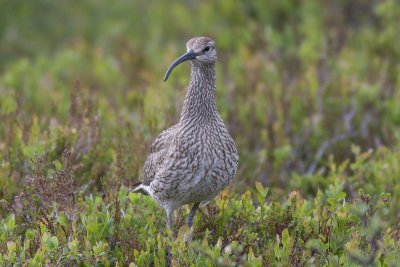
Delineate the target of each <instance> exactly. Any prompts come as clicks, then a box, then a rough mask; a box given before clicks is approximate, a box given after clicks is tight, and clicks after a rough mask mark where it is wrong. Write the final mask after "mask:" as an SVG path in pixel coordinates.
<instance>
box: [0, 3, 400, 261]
mask: <svg viewBox="0 0 400 267" xmlns="http://www.w3.org/2000/svg"><path fill="white" fill-rule="evenodd" d="M0 6H1V8H0V38H1V42H0V55H1V57H0V266H77V265H78V266H167V265H171V266H397V265H398V264H397V262H398V261H399V260H400V223H399V222H400V212H399V210H400V183H399V180H400V149H399V147H400V146H399V145H400V105H399V103H400V76H399V73H400V63H399V62H400V46H399V45H398V44H399V43H400V34H399V30H398V19H399V17H400V5H399V3H398V1H394V0H381V1H367V2H365V1H347V0H344V1H316V0H315V1H314V0H311V1H296V0H284V1H239V2H237V3H235V4H233V3H230V2H228V1H208V0H207V1H201V2H199V3H196V2H191V1H186V2H184V3H181V2H180V1H168V2H163V1H159V2H158V1H152V2H149V1H142V0H138V1H132V2H128V1H118V2H111V1H104V2H100V1H90V0H87V1H69V2H57V3H56V2H50V1H46V0H39V1H35V2H34V3H33V2H20V1H1V2H0ZM43 10H46V14H45V15H42V12H43ZM144 14H146V16H144ZM199 35H208V36H210V37H212V38H213V39H215V40H216V43H217V49H218V58H219V60H218V64H217V105H218V108H219V111H220V112H221V115H222V116H223V118H224V120H225V122H226V124H227V126H228V128H229V130H230V132H231V134H232V136H233V138H234V139H235V141H236V143H237V147H238V150H239V153H240V163H239V169H238V173H237V175H236V178H235V181H234V183H233V184H232V186H230V187H229V188H228V189H227V190H225V191H224V192H223V193H222V194H221V195H220V196H218V197H217V198H216V200H215V201H213V202H211V203H210V204H209V205H208V206H206V207H203V208H202V212H200V213H199V214H198V215H197V217H196V219H195V224H194V226H195V228H194V229H195V230H194V234H193V241H191V242H189V243H187V242H186V240H185V234H186V231H187V229H186V228H185V227H184V220H183V218H184V215H186V214H187V213H188V212H189V207H184V208H183V209H181V210H180V211H179V212H178V217H177V222H176V227H175V228H174V230H173V232H169V231H168V230H167V229H165V215H164V214H163V211H162V209H160V208H159V207H158V206H157V205H156V203H155V202H154V201H153V200H152V199H151V198H150V197H147V196H141V195H137V194H132V193H130V191H129V190H130V188H131V186H132V185H133V184H134V183H135V182H137V181H139V180H140V178H141V171H142V166H143V163H144V160H145V159H146V153H147V149H148V147H149V145H150V144H151V141H152V140H153V138H154V137H155V136H156V135H157V134H158V133H159V132H160V131H162V130H163V129H165V128H167V127H169V126H170V125H172V124H173V123H174V122H176V120H177V119H178V117H179V112H180V108H181V105H182V101H183V97H184V92H185V86H186V84H187V82H188V75H189V73H188V67H187V68H186V70H185V67H182V68H181V69H180V70H179V71H177V72H176V73H174V76H173V77H171V78H170V81H169V83H165V84H164V83H163V82H162V78H163V74H164V71H165V70H166V68H167V67H168V66H169V63H170V62H171V60H172V59H174V58H175V57H176V56H177V55H178V54H180V53H181V52H182V51H183V50H184V49H185V47H184V42H185V41H186V40H188V39H189V38H191V37H193V36H199Z"/></svg>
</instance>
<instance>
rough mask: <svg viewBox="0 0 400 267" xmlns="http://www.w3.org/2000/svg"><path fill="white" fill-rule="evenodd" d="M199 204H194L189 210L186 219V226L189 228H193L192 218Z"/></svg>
mask: <svg viewBox="0 0 400 267" xmlns="http://www.w3.org/2000/svg"><path fill="white" fill-rule="evenodd" d="M199 205H200V202H198V203H195V204H194V205H193V208H192V209H191V210H190V213H189V215H188V216H187V218H186V224H187V225H188V226H189V228H192V226H193V218H194V216H195V215H196V212H197V209H198V208H199Z"/></svg>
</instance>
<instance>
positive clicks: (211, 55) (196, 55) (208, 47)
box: [164, 37, 217, 81]
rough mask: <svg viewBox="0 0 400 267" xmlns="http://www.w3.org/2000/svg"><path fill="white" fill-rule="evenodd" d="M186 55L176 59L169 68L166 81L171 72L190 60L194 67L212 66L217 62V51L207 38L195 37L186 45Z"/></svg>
mask: <svg viewBox="0 0 400 267" xmlns="http://www.w3.org/2000/svg"><path fill="white" fill-rule="evenodd" d="M186 48H187V52H186V54H184V55H182V56H180V57H179V58H177V59H176V60H175V61H174V62H172V64H171V66H169V68H168V70H167V72H166V73H165V76H164V81H166V80H167V79H168V77H169V75H170V74H171V72H172V70H173V69H174V68H175V67H176V66H178V65H179V64H181V63H182V62H185V61H188V60H191V62H192V63H193V64H194V65H207V64H213V63H215V61H216V60H217V51H216V50H215V42H214V41H213V40H212V39H210V38H208V37H195V38H192V39H190V40H189V41H188V42H187V43H186Z"/></svg>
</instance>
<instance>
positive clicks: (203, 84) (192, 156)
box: [133, 37, 239, 229]
mask: <svg viewBox="0 0 400 267" xmlns="http://www.w3.org/2000/svg"><path fill="white" fill-rule="evenodd" d="M186 47H187V53H186V54H184V55H182V56H181V57H179V58H177V59H176V60H175V61H174V62H173V63H172V64H171V66H170V67H169V68H168V70H167V72H166V74H165V77H164V81H166V80H167V79H168V77H169V75H170V74H171V72H172V70H173V69H174V68H175V67H176V66H178V65H179V64H181V63H182V62H185V61H190V63H191V73H190V82H189V86H188V89H187V93H186V97H185V101H184V104H183V108H182V112H181V117H180V120H179V122H178V123H177V124H175V125H173V126H172V127H171V128H169V129H167V130H165V131H163V132H162V133H161V134H160V135H159V136H158V137H157V138H156V139H155V140H154V142H153V144H152V145H151V147H150V152H149V154H148V158H147V160H146V162H145V165H144V171H143V176H144V179H143V181H142V182H141V183H138V184H136V185H135V186H136V187H135V189H134V190H133V191H134V192H135V191H136V192H141V193H144V194H149V195H150V196H152V197H153V198H154V199H155V200H156V201H157V202H158V204H159V205H160V206H162V207H163V208H164V209H165V212H166V214H167V226H168V228H169V229H172V220H173V213H174V210H175V209H177V208H180V207H181V206H182V205H185V204H191V203H192V204H194V205H193V208H192V209H191V211H190V213H189V215H188V217H187V219H186V223H187V225H188V226H189V228H192V225H193V218H194V216H195V214H196V211H197V209H198V207H199V205H200V204H202V203H206V202H208V201H210V200H212V199H213V198H214V197H216V196H217V195H218V194H219V193H220V192H221V191H222V189H224V188H225V187H226V186H227V185H228V184H229V183H230V182H231V181H232V179H233V177H234V175H235V173H236V169H237V165H238V160H239V156H238V152H237V150H236V146H235V142H234V141H233V139H232V137H231V136H230V135H229V133H228V130H227V129H226V127H225V125H224V122H223V120H222V118H221V116H220V114H219V113H218V110H217V106H216V104H215V62H216V60H217V52H216V49H215V42H214V41H213V40H211V39H210V38H207V37H196V38H192V39H191V40H189V41H188V42H187V44H186Z"/></svg>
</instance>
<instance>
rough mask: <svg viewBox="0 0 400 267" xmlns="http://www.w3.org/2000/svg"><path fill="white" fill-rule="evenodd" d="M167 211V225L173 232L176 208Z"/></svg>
mask: <svg viewBox="0 0 400 267" xmlns="http://www.w3.org/2000/svg"><path fill="white" fill-rule="evenodd" d="M166 213H167V226H168V229H169V230H171V232H172V223H173V220H174V210H166Z"/></svg>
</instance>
